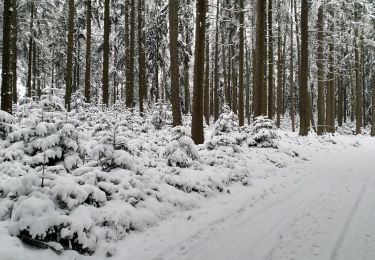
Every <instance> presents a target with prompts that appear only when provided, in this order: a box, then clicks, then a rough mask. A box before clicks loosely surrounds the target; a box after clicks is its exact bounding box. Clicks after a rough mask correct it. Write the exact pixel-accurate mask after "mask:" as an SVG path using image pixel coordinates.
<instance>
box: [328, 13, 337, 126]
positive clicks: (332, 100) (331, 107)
mask: <svg viewBox="0 0 375 260" xmlns="http://www.w3.org/2000/svg"><path fill="white" fill-rule="evenodd" d="M329 12H330V14H331V16H332V17H333V15H334V13H333V11H332V9H330V11H329ZM330 34H331V35H332V36H331V37H330V39H329V44H328V49H329V57H328V64H329V68H328V90H327V92H328V93H327V99H328V102H327V108H326V109H327V114H328V115H329V116H328V117H327V119H326V125H327V132H329V133H334V132H335V119H336V116H335V114H336V113H335V111H336V109H335V104H336V95H335V69H334V67H335V64H334V63H335V47H334V41H335V38H334V37H333V35H334V22H333V21H331V22H330Z"/></svg>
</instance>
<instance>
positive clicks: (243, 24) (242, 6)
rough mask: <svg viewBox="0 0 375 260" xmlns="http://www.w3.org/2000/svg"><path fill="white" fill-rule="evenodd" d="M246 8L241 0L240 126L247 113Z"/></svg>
mask: <svg viewBox="0 0 375 260" xmlns="http://www.w3.org/2000/svg"><path fill="white" fill-rule="evenodd" d="M244 9H245V5H244V0H240V29H239V34H240V35H239V38H240V42H239V44H240V50H239V57H238V59H239V64H238V67H239V68H238V77H239V78H238V83H239V84H238V90H239V102H238V118H239V124H240V126H243V125H244V124H245V115H244V112H245V110H244V84H243V79H244V65H245V64H244V56H245V51H244V48H245V30H244V27H245V14H244V12H243V10H244Z"/></svg>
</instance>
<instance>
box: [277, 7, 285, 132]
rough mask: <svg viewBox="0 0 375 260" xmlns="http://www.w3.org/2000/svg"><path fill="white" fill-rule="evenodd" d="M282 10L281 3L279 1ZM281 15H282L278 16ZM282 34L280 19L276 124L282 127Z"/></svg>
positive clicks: (278, 30)
mask: <svg viewBox="0 0 375 260" xmlns="http://www.w3.org/2000/svg"><path fill="white" fill-rule="evenodd" d="M279 10H280V3H279ZM278 17H280V15H279V16H278ZM281 41H282V35H281V26H280V21H279V25H278V29H277V111H276V112H277V116H276V125H277V127H280V125H281V113H282V103H283V100H282V99H283V86H282V77H283V74H282V68H283V57H282V49H281V48H282V47H281V46H282V42H281Z"/></svg>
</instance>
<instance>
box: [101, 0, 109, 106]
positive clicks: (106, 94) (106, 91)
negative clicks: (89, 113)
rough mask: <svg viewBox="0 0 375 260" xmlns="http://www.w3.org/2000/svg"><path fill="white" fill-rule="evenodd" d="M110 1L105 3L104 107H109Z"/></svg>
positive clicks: (107, 0) (106, 0)
mask: <svg viewBox="0 0 375 260" xmlns="http://www.w3.org/2000/svg"><path fill="white" fill-rule="evenodd" d="M109 1H110V0H105V1H104V40H103V105H105V106H106V107H108V105H109V103H108V102H109V55H110V54H109V51H110V50H109V49H110V46H109V34H110V30H111V24H110V20H109V19H110V18H109Z"/></svg>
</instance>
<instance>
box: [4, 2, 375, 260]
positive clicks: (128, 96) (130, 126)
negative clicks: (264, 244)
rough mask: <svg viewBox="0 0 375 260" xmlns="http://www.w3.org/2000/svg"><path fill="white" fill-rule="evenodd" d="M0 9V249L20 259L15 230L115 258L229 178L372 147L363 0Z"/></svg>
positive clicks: (374, 11) (226, 187) (372, 87)
mask: <svg viewBox="0 0 375 260" xmlns="http://www.w3.org/2000/svg"><path fill="white" fill-rule="evenodd" d="M0 13H1V17H0V30H1V34H2V38H1V39H0V47H1V51H0V53H1V60H2V65H1V103H0V105H1V110H0V240H1V238H5V237H7V242H6V243H5V244H4V248H3V249H4V254H3V255H2V254H1V251H2V250H1V249H2V248H1V246H0V258H2V256H3V257H4V258H5V259H8V258H6V257H10V256H11V255H12V254H13V253H15V252H16V255H17V256H18V257H20V258H17V259H22V257H21V256H22V254H23V253H24V252H23V251H22V252H21V251H17V250H19V248H18V249H12V250H13V251H11V250H10V251H7V250H5V248H6V247H7V245H8V244H9V245H11V244H12V245H14V243H15V242H14V241H13V240H12V239H13V238H17V239H18V240H17V241H22V243H24V244H27V245H29V246H32V247H36V248H42V249H48V250H50V251H51V252H54V253H53V257H55V256H56V257H57V255H55V253H57V254H58V255H60V254H62V255H63V256H64V257H66V259H73V258H71V257H73V256H74V257H75V256H76V255H75V254H76V253H77V255H89V256H90V255H95V256H97V255H98V254H99V255H100V256H102V255H106V256H115V255H118V256H119V257H123V256H124V255H126V254H125V253H124V252H122V253H118V251H117V243H118V241H120V240H123V239H124V238H126V237H127V236H128V235H129V234H131V233H134V232H143V231H145V230H148V228H149V227H151V226H154V225H156V224H157V223H159V222H160V221H161V220H163V219H165V218H166V217H167V216H168V215H169V214H171V213H175V212H177V211H178V210H177V209H180V210H182V211H183V212H185V211H189V210H191V209H192V208H195V207H199V206H197V205H198V204H199V203H201V202H200V201H201V199H202V198H207V197H209V198H211V197H212V196H214V197H215V196H218V195H217V194H224V193H226V194H227V195H228V196H236V195H231V191H230V190H231V189H232V188H231V187H232V186H231V185H236V184H240V185H241V186H243V187H247V189H249V186H252V185H254V183H257V180H258V179H263V177H264V176H266V177H264V178H265V179H267V178H268V176H269V175H272V174H273V172H277V173H279V172H280V174H284V173H283V172H284V171H286V170H287V169H288V168H289V167H290V168H291V169H293V170H292V172H293V174H297V172H299V171H297V170H295V168H296V167H297V168H298V167H302V168H301V169H302V170H301V171H302V172H305V171H306V172H307V171H310V168H309V167H310V166H308V165H309V163H313V162H316V163H318V162H319V160H323V157H324V155H321V153H320V152H321V151H325V150H327V151H329V152H327V154H329V155H331V154H334V153H336V151H337V150H336V148H335V147H337V146H340V147H344V148H345V150H346V154H343V156H344V157H345V156H347V155H348V154H355V151H356V150H355V149H362V150H361V151H362V152H363V154H365V153H364V151H366V155H367V154H368V151H372V150H371V149H372V148H371V147H375V146H374V143H373V142H374V141H373V140H372V138H371V137H374V136H375V69H374V68H375V1H373V0H285V1H276V0H4V1H2V2H1V3H0ZM361 147H365V148H361ZM353 149H354V150H353ZM366 149H367V150H366ZM322 156H323V157H322ZM363 156H364V157H359V159H358V160H360V158H365V155H363ZM347 157H348V158H349V159H348V162H347V163H349V161H350V160H354V159H353V158H356V157H355V156H353V157H350V156H347ZM264 158H266V159H264ZM345 158H346V157H345ZM264 160H265V161H264ZM314 160H315V161H314ZM364 160H365V159H364ZM335 162H336V163H338V164H339V162H337V161H335ZM332 163H333V161H332ZM302 165H307V166H305V167H306V168H305V169H306V170H303V166H302ZM365 165H366V167H367V168H365V169H364V171H365V172H367V170H368V169H369V167H370V166H371V160H369V161H368V163H367V164H365ZM311 167H312V166H311ZM371 167H372V166H371ZM311 169H312V168H311ZM259 171H260V172H262V173H260V172H259ZM318 171H319V170H318ZM343 171H344V172H345V170H343ZM263 174H265V175H263ZM254 176H256V177H254ZM293 176H294V175H293ZM334 176H336V175H334ZM336 177H337V178H339V177H338V175H337V176H336ZM367 177H368V176H367ZM270 178H273V177H270ZM293 178H297V179H298V178H300V177H295V176H294V177H290V176H289V177H288V183H289V181H290V183H298V182H299V179H298V180H297V181H296V182H295V179H293ZM348 178H349V177H348ZM363 178H365V177H363ZM368 178H369V179H370V180H372V179H373V177H368ZM276 179H277V178H276ZM349 179H350V178H349ZM337 180H339V179H337ZM340 180H341V179H340ZM326 182H329V181H328V180H326ZM259 185H260V186H262V185H266V184H265V183H262V184H259ZM280 185H284V184H280ZM288 185H289V184H287V186H288ZM291 185H292V184H291ZM293 185H294V184H293ZM262 187H263V186H262ZM273 189H274V188H273V187H272V188H270V190H271V191H272V192H273ZM241 192H243V193H240V194H246V193H245V191H244V190H243V191H241ZM280 192H281V191H280ZM358 192H359V190H358ZM276 193H277V192H276ZM215 194H216V195H215ZM262 196H263V195H262ZM262 198H263V197H262ZM204 205H205V204H204ZM203 207H205V206H203ZM224 211H225V210H224ZM82 216H90V217H88V220H87V222H86V221H84V220H83V217H82ZM275 221H276V220H275ZM215 227H216V226H215ZM192 230H193V229H192ZM161 232H162V231H161ZM186 232H188V231H186ZM374 237H375V236H374ZM17 247H20V246H19V245H18V246H17ZM336 249H337V248H336ZM336 249H335V250H336ZM372 249H374V250H373V251H372V253H373V254H374V257H375V248H372ZM67 250H68V251H72V252H73V253H72V252H71V253H66V251H67ZM337 250H338V249H337ZM12 252H13V253H12ZM131 252H132V251H131V250H130V251H127V253H129V254H130V253H131ZM314 252H315V251H314ZM138 253H139V252H137V254H138ZM159 253H160V252H159ZM262 253H263V252H262ZM335 253H337V252H336V251H335ZM7 254H8V255H7ZM137 254H135V258H133V259H148V258H147V257H146V258H143V257H142V258H139V257H140V255H137ZM343 255H345V254H343ZM34 256H35V259H44V258H43V257H45V259H54V258H50V257H52V256H50V255H49V253H47V255H44V253H42V255H38V254H36V255H34ZM47 256H48V258H47ZM126 256H128V255H126ZM254 256H255V255H254ZM256 256H257V257H260V255H256ZM40 257H42V258H40ZM174 257H176V255H174V256H173V257H171V258H170V259H178V257H177V258H174ZM242 257H244V256H241V257H239V258H238V259H246V258H245V257H244V258H242ZM9 259H13V258H9ZM31 259H33V258H31ZM56 259H62V258H56ZM82 259H83V258H82ZM98 259H100V257H99V258H98ZM150 259H151V258H150ZM152 259H153V258H152ZM157 259H159V258H157ZM160 259H164V258H160ZM166 259H167V258H166ZM168 259H169V258H168ZM181 259H182V258H181ZM187 259H188V258H187ZM197 259H200V258H197ZM202 259H210V258H202ZM212 259H218V258H215V257H212ZM227 259H230V258H227ZM233 259H234V258H233ZM254 259H262V258H254ZM275 259H284V258H275ZM296 259H301V258H296ZM314 259H315V258H314ZM322 259H325V258H322ZM332 259H333V258H332ZM337 259H338V258H337ZM340 259H344V258H340ZM348 259H350V258H348ZM352 259H355V258H352Z"/></svg>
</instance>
